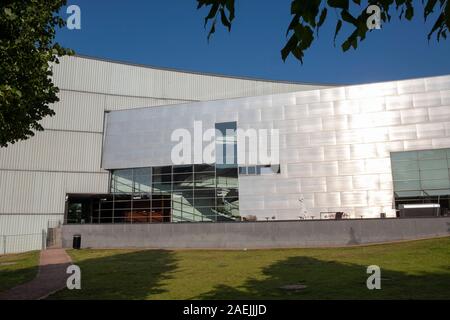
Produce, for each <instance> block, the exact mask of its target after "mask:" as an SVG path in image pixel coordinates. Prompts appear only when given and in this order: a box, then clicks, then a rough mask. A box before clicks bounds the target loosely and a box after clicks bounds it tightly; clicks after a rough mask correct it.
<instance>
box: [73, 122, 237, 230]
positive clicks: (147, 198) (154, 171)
mask: <svg viewBox="0 0 450 320" xmlns="http://www.w3.org/2000/svg"><path fill="white" fill-rule="evenodd" d="M216 129H217V130H218V131H219V132H220V134H217V135H216V150H217V152H216V163H215V164H191V165H174V166H162V167H147V168H129V169H119V170H112V171H111V181H110V194H107V195H97V197H93V198H91V199H83V201H82V202H81V201H79V202H80V203H79V205H80V206H83V208H86V209H87V210H90V212H91V213H90V214H89V215H84V216H83V221H84V222H86V223H139V222H142V223H148V222H197V221H198V222H201V221H204V222H216V221H232V220H237V219H240V217H239V187H238V166H237V154H236V152H237V137H236V122H226V123H219V124H217V125H216ZM77 201H78V200H77ZM71 203H72V204H71V205H72V206H73V204H74V203H75V202H74V201H72V202H71ZM74 208H75V207H74ZM79 211H80V210H75V209H74V210H71V211H70V210H69V212H68V219H67V221H68V223H82V222H80V221H81V215H80V214H79ZM71 212H73V214H71Z"/></svg>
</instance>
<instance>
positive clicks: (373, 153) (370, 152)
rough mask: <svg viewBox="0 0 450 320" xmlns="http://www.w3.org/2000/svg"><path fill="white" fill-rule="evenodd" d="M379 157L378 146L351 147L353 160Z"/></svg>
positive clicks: (362, 145) (359, 145) (356, 145)
mask: <svg viewBox="0 0 450 320" xmlns="http://www.w3.org/2000/svg"><path fill="white" fill-rule="evenodd" d="M376 157H377V146H376V144H353V145H351V146H350V158H351V159H366V158H376Z"/></svg>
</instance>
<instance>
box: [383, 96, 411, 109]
mask: <svg viewBox="0 0 450 320" xmlns="http://www.w3.org/2000/svg"><path fill="white" fill-rule="evenodd" d="M412 107H413V98H412V95H410V94H407V95H401V96H388V97H386V110H388V111H391V110H401V109H412Z"/></svg>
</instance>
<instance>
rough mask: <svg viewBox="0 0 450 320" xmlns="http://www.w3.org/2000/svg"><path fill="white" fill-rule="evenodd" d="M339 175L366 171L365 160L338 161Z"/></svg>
mask: <svg viewBox="0 0 450 320" xmlns="http://www.w3.org/2000/svg"><path fill="white" fill-rule="evenodd" d="M338 172H339V175H353V174H363V173H365V172H366V171H365V164H364V160H350V161H339V162H338Z"/></svg>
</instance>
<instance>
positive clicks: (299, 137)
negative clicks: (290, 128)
mask: <svg viewBox="0 0 450 320" xmlns="http://www.w3.org/2000/svg"><path fill="white" fill-rule="evenodd" d="M309 145H310V136H309V133H295V134H289V135H287V136H286V146H288V147H305V146H309Z"/></svg>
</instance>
